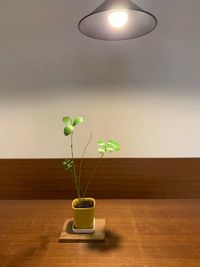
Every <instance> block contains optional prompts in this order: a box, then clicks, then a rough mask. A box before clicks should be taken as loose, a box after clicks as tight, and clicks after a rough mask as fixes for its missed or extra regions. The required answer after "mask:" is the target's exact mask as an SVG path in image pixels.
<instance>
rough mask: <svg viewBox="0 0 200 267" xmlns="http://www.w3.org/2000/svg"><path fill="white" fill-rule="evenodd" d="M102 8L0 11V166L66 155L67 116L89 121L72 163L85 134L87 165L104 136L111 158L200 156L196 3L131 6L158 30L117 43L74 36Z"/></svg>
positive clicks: (12, 6) (12, 7)
mask: <svg viewBox="0 0 200 267" xmlns="http://www.w3.org/2000/svg"><path fill="white" fill-rule="evenodd" d="M100 2H101V1H93V2H92V3H91V1H89V0H85V1H84V5H83V1H82V0H80V1H74V0H73V1H72V0H68V1H61V0H58V1H56V2H55V1H53V0H52V1H51V0H48V1H47V0H40V1H39V0H38V1H37V0H36V1H33V0H29V1H27V0H26V1H25V0H19V1H17V3H16V1H14V0H10V1H2V2H1V3H0V40H1V41H0V127H1V128H0V158H43V157H45V158H46V157H48V158H51V157H52V158H54V157H65V156H66V154H67V153H68V151H66V150H67V144H69V140H68V138H66V137H64V135H63V124H62V117H63V116H64V115H70V116H72V117H75V116H80V115H81V116H83V117H84V120H85V121H84V124H82V125H80V126H78V127H79V128H77V132H76V134H75V144H76V147H75V148H76V156H80V155H81V150H82V148H83V144H85V143H86V142H87V139H88V138H89V135H90V132H91V131H92V132H93V142H92V143H91V146H90V148H89V150H88V154H87V156H88V157H96V156H97V152H96V151H97V145H96V140H98V139H109V138H113V139H116V140H118V141H119V142H120V143H121V151H120V153H116V154H112V156H113V157H114V156H115V157H193V156H200V141H199V140H200V138H199V137H200V93H199V90H200V75H199V74H200V72H199V70H200V53H199V44H200V35H199V34H198V32H199V25H200V17H199V10H200V1H198V0H192V1H186V0H175V1H161V0H160V1H159V0H151V1H150V0H148V1H147V0H146V1H145V0H143V1H142V0H141V1H140V2H139V1H135V2H136V3H137V4H140V6H141V7H143V8H146V9H148V10H149V11H151V12H153V13H154V14H155V15H156V16H157V17H158V20H159V24H158V28H157V29H156V30H155V31H154V32H153V33H151V34H150V35H147V36H145V37H142V38H140V39H136V40H132V41H126V42H114V43H113V42H102V41H97V40H92V39H89V38H87V37H84V36H82V35H81V34H80V33H79V32H78V30H77V27H76V24H77V21H78V20H79V18H81V17H82V16H83V15H84V14H85V13H87V11H91V10H92V8H95V6H97V4H98V3H100ZM172 5H173V6H172ZM109 156H111V155H109Z"/></svg>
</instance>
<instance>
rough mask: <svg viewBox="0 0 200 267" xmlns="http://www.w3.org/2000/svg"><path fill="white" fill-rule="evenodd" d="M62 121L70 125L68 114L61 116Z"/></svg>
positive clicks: (70, 120)
mask: <svg viewBox="0 0 200 267" xmlns="http://www.w3.org/2000/svg"><path fill="white" fill-rule="evenodd" d="M63 122H64V123H65V124H67V125H72V119H71V118H70V117H68V116H65V117H63Z"/></svg>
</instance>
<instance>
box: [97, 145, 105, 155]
mask: <svg viewBox="0 0 200 267" xmlns="http://www.w3.org/2000/svg"><path fill="white" fill-rule="evenodd" d="M98 152H99V153H100V154H104V153H105V152H106V150H105V149H104V148H101V147H100V148H99V149H98Z"/></svg>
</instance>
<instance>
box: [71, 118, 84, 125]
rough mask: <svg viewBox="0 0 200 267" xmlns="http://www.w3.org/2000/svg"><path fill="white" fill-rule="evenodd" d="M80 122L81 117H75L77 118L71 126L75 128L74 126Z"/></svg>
mask: <svg viewBox="0 0 200 267" xmlns="http://www.w3.org/2000/svg"><path fill="white" fill-rule="evenodd" d="M82 122H83V118H82V117H77V118H75V119H74V122H73V126H76V125H78V124H80V123H82Z"/></svg>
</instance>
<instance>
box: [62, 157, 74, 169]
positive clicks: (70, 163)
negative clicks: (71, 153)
mask: <svg viewBox="0 0 200 267" xmlns="http://www.w3.org/2000/svg"><path fill="white" fill-rule="evenodd" d="M73 164H74V162H73V160H71V159H65V160H64V161H63V165H64V168H65V170H66V171H68V170H70V169H72V167H73Z"/></svg>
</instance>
